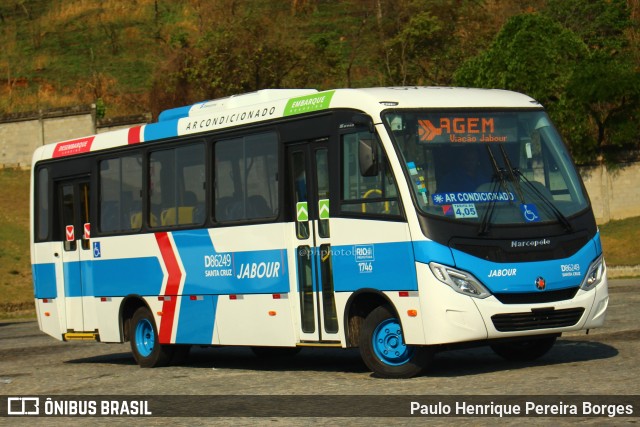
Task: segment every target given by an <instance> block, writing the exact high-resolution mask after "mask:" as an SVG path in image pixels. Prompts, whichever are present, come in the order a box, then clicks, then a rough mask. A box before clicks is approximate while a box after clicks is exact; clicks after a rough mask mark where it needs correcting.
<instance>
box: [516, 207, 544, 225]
mask: <svg viewBox="0 0 640 427" xmlns="http://www.w3.org/2000/svg"><path fill="white" fill-rule="evenodd" d="M520 211H521V212H522V217H523V218H524V220H525V221H527V222H538V221H540V215H538V208H536V206H535V205H528V204H525V203H523V204H521V205H520Z"/></svg>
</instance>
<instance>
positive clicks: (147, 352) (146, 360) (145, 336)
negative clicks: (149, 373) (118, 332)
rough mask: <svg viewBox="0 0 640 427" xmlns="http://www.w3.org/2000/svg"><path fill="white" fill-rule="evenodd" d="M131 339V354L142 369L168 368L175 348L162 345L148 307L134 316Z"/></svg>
mask: <svg viewBox="0 0 640 427" xmlns="http://www.w3.org/2000/svg"><path fill="white" fill-rule="evenodd" d="M129 337H130V341H131V352H132V353H133V357H134V359H136V362H137V363H138V365H140V367H141V368H154V367H157V366H166V365H168V364H169V362H170V361H171V358H172V357H173V350H174V348H173V347H172V346H169V345H162V344H160V341H159V340H158V328H157V327H156V322H155V320H154V319H153V315H152V314H151V311H149V309H148V308H147V307H140V308H138V309H137V310H136V311H135V313H134V314H133V317H132V318H131V330H130V333H129Z"/></svg>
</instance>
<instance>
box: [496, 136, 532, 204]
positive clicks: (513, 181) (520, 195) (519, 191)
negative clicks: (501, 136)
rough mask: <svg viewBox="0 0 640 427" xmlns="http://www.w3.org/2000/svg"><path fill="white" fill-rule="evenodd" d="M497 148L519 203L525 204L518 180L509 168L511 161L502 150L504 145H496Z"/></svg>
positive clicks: (511, 168) (510, 167)
mask: <svg viewBox="0 0 640 427" xmlns="http://www.w3.org/2000/svg"><path fill="white" fill-rule="evenodd" d="M498 146H499V147H500V152H501V153H502V158H503V159H504V165H505V166H506V167H507V171H509V176H510V177H511V182H512V183H513V185H514V187H515V188H516V192H517V193H518V196H519V197H520V203H527V202H526V201H525V199H524V193H523V192H522V187H520V180H519V179H517V178H516V174H515V172H514V170H513V167H512V166H511V159H510V158H509V155H508V154H507V151H506V150H505V149H504V145H502V144H498Z"/></svg>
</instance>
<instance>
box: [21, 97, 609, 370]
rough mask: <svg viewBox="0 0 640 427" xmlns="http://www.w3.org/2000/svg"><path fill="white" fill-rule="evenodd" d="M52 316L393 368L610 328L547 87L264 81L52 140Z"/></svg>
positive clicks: (103, 334)
mask: <svg viewBox="0 0 640 427" xmlns="http://www.w3.org/2000/svg"><path fill="white" fill-rule="evenodd" d="M31 193H32V194H31V201H32V209H31V225H32V227H31V257H32V266H33V278H34V288H35V302H36V309H37V314H38V322H39V325H40V329H41V330H42V331H44V332H45V333H47V334H49V335H51V336H53V337H54V338H56V339H59V340H65V341H69V340H97V341H101V342H116V343H119V342H127V341H128V342H130V343H131V349H132V353H133V355H134V357H135V359H136V361H137V362H138V364H139V365H140V366H142V367H154V366H163V365H168V364H176V363H180V362H182V361H184V360H185V358H186V357H187V355H188V352H189V349H190V346H192V345H211V346H218V345H237V346H251V347H252V348H253V349H254V351H255V353H256V354H258V355H260V356H262V355H270V356H276V357H286V356H290V355H293V354H295V353H296V352H297V351H298V350H299V349H300V348H302V347H306V346H324V347H342V348H347V347H359V348H360V352H361V354H362V358H363V360H364V362H365V363H366V365H367V366H368V367H369V368H370V369H371V370H372V371H373V372H374V373H375V374H376V375H378V376H381V377H389V378H405V377H411V376H415V375H418V374H420V373H422V372H423V371H424V370H425V368H427V367H428V366H429V363H430V361H431V359H432V357H433V355H434V353H436V352H438V351H442V350H445V349H449V348H453V347H456V346H457V345H465V346H467V345H490V346H491V348H492V349H493V350H494V351H495V352H496V353H497V354H499V355H500V356H502V357H504V358H506V359H509V360H531V359H535V358H537V357H540V356H542V355H544V354H545V353H546V352H547V351H548V350H549V349H550V348H551V347H552V346H553V344H554V342H555V340H556V338H557V337H559V336H560V335H561V334H562V333H563V332H568V331H576V330H583V329H590V328H595V327H598V326H601V325H602V324H603V322H604V318H605V312H606V308H607V304H608V291H607V280H606V266H605V263H604V259H603V257H602V247H601V245H600V238H599V233H598V229H597V227H596V224H595V220H594V216H593V212H592V210H591V206H590V202H589V198H588V196H587V194H586V191H585V189H584V186H583V184H582V181H581V180H580V177H579V175H578V174H577V172H576V169H575V167H574V165H573V162H572V161H571V159H570V155H569V153H568V151H567V148H566V146H565V145H564V143H563V142H562V140H561V138H560V136H559V135H558V133H557V132H556V130H555V129H554V127H553V125H552V124H551V123H550V121H549V119H548V116H547V115H546V113H545V112H544V109H543V108H542V106H540V105H539V104H538V103H537V102H535V101H534V100H533V99H531V98H529V97H527V96H525V95H521V94H518V93H513V92H507V91H500V90H479V89H462V88H371V89H336V90H331V91H324V92H317V91H315V90H307V89H286V90H284V89H283V90H263V91H259V92H255V93H250V94H246V95H238V96H232V97H229V98H223V99H218V100H213V101H207V102H203V103H199V104H195V105H192V106H188V107H182V108H176V109H173V110H168V111H165V112H164V113H162V114H161V115H160V117H159V120H158V122H157V123H152V124H148V125H144V126H137V127H133V128H130V129H125V130H119V131H114V132H108V133H103V134H98V135H94V136H87V137H84V138H79V139H75V140H71V141H63V142H59V143H56V144H50V145H45V146H43V147H40V148H39V149H37V150H36V152H35V153H34V156H33V164H32V185H31Z"/></svg>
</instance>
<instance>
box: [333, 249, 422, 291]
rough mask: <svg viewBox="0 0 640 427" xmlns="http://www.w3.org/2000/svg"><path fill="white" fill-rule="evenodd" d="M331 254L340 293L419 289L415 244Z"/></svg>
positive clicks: (336, 250)
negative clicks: (363, 289)
mask: <svg viewBox="0 0 640 427" xmlns="http://www.w3.org/2000/svg"><path fill="white" fill-rule="evenodd" d="M331 253H332V256H331V264H332V267H333V273H334V274H333V280H334V289H335V291H336V292H351V291H356V290H358V289H362V288H371V289H378V290H381V291H401V290H405V291H411V290H417V289H418V282H417V279H416V267H415V262H414V252H413V246H412V243H411V242H392V243H372V244H356V245H348V246H332V247H331Z"/></svg>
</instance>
